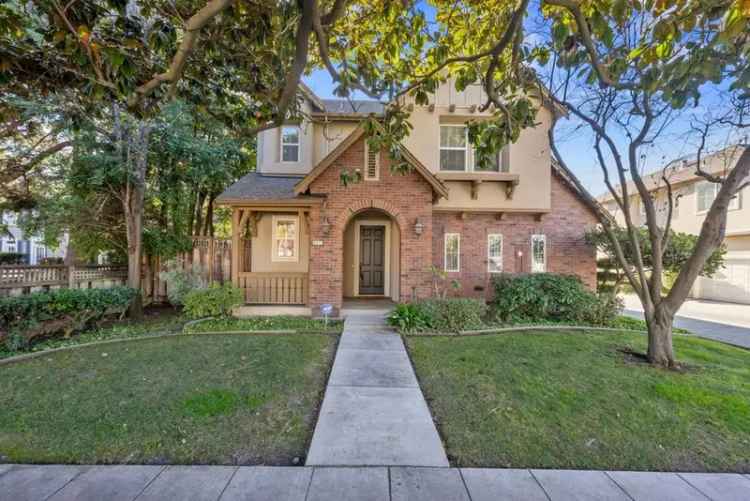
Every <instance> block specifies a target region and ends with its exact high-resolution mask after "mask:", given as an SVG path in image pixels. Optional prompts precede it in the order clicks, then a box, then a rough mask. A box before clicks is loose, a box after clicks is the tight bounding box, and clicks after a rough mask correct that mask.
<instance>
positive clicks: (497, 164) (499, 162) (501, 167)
mask: <svg viewBox="0 0 750 501" xmlns="http://www.w3.org/2000/svg"><path fill="white" fill-rule="evenodd" d="M472 156H473V157H474V170H475V171H477V172H510V154H509V150H508V146H506V147H505V148H503V149H502V150H500V152H498V153H497V154H495V155H493V156H492V157H491V158H490V159H489V162H488V163H487V164H485V165H480V163H479V156H478V155H477V152H476V150H475V149H472Z"/></svg>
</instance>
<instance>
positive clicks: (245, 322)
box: [186, 315, 344, 332]
mask: <svg viewBox="0 0 750 501" xmlns="http://www.w3.org/2000/svg"><path fill="white" fill-rule="evenodd" d="M343 325H344V323H343V322H342V321H340V320H329V321H328V323H327V324H326V322H325V320H317V319H311V318H306V317H299V316H285V315H277V316H272V317H250V318H242V319H239V318H221V319H216V320H207V321H204V322H199V323H196V324H192V325H190V326H188V327H187V329H186V330H187V332H212V331H213V332H217V331H218V332H222V331H271V330H296V331H304V332H341V330H342V329H343Z"/></svg>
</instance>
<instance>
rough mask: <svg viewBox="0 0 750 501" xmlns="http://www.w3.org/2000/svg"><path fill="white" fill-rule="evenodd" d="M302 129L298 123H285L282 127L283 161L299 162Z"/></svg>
mask: <svg viewBox="0 0 750 501" xmlns="http://www.w3.org/2000/svg"><path fill="white" fill-rule="evenodd" d="M299 149H300V131H299V127H298V126H296V125H285V126H283V127H282V128H281V161H282V162H299V158H300V154H299V153H300V151H299Z"/></svg>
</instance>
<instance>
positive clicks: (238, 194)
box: [216, 172, 302, 204]
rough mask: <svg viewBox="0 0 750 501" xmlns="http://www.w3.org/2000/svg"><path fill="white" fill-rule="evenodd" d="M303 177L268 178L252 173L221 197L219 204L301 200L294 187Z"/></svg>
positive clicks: (218, 200)
mask: <svg viewBox="0 0 750 501" xmlns="http://www.w3.org/2000/svg"><path fill="white" fill-rule="evenodd" d="M301 179H302V177H301V176H268V175H264V174H260V173H258V172H250V173H248V174H245V175H244V176H242V178H240V180H239V181H237V182H236V183H234V184H233V185H231V186H230V187H229V188H227V189H226V190H224V192H223V193H222V194H221V195H219V197H218V198H217V199H216V201H217V202H218V203H219V204H231V203H232V202H238V201H253V200H258V201H268V200H290V199H295V200H299V199H300V198H301V197H298V196H297V195H296V194H295V193H294V186H295V185H296V184H297V183H298V182H299V181H300V180H301Z"/></svg>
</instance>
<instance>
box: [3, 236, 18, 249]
mask: <svg viewBox="0 0 750 501" xmlns="http://www.w3.org/2000/svg"><path fill="white" fill-rule="evenodd" d="M5 252H16V241H15V239H13V238H10V239H8V240H7V241H6V242H5Z"/></svg>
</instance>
